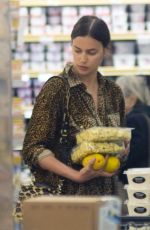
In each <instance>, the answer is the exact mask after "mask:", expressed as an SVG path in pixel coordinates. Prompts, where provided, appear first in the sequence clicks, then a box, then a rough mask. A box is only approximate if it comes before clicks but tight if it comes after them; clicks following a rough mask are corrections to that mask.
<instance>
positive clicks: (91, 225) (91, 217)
mask: <svg viewBox="0 0 150 230" xmlns="http://www.w3.org/2000/svg"><path fill="white" fill-rule="evenodd" d="M120 212H121V201H120V199H118V198H117V197H109V196H104V197H83V196H80V197H78V196H72V197H67V196H52V197H50V196H48V197H47V196H40V197H37V198H30V199H28V200H26V201H25V202H24V203H23V227H24V228H23V230H103V229H107V230H118V229H119V218H118V217H119V216H120V214H121V213H120Z"/></svg>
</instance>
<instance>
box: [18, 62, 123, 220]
mask: <svg viewBox="0 0 150 230" xmlns="http://www.w3.org/2000/svg"><path fill="white" fill-rule="evenodd" d="M97 78H98V83H99V88H98V108H97V111H96V110H95V105H94V102H93V99H92V96H91V95H90V94H89V93H88V92H87V89H86V86H85V85H84V84H83V83H82V82H81V81H80V80H79V79H78V76H77V75H76V74H75V73H74V71H73V66H72V64H70V63H69V64H67V66H66V67H65V69H64V71H63V72H62V73H61V74H60V76H56V77H52V78H50V79H49V80H48V81H47V82H46V83H45V84H44V86H43V88H42V90H41V92H40V93H39V95H38V97H37V99H36V103H35V105H34V109H33V113H32V117H31V120H30V123H29V126H28V130H27V132H26V136H25V140H24V145H23V150H22V155H23V159H24V161H25V163H26V164H27V165H28V166H29V167H30V169H31V172H32V174H33V176H34V181H33V183H32V184H30V185H26V186H25V185H24V186H22V187H21V190H20V193H19V198H18V202H17V204H16V208H15V214H14V215H15V216H16V217H17V218H18V219H20V220H21V219H22V210H21V207H22V202H23V200H25V199H27V198H29V197H33V196H39V195H45V194H46V195H48V194H49V195H50V196H51V195H54V194H55V195H56V194H57V195H59V194H62V195H113V194H116V180H117V178H116V176H113V177H111V178H110V177H99V178H95V179H92V180H90V181H88V182H85V183H80V184H79V183H75V182H73V181H70V180H68V179H66V178H63V177H60V176H58V175H56V174H54V173H51V172H49V171H46V170H43V169H41V168H40V167H39V165H38V160H39V158H40V157H41V156H43V153H46V154H47V153H48V154H54V155H55V157H56V158H57V159H59V160H60V161H62V162H63V163H65V164H67V165H69V166H70V167H73V168H74V169H76V170H80V169H81V166H79V165H77V164H73V163H72V161H71V157H70V155H71V151H72V148H73V147H74V146H75V145H76V139H75V136H76V133H78V132H80V131H81V130H82V129H86V128H90V127H94V126H122V125H123V121H124V114H125V112H124V110H125V109H124V99H123V95H122V92H121V90H120V88H119V86H117V85H116V84H115V83H114V82H113V81H111V80H108V79H105V78H104V77H103V76H102V75H101V74H100V73H97ZM44 156H45V154H44Z"/></svg>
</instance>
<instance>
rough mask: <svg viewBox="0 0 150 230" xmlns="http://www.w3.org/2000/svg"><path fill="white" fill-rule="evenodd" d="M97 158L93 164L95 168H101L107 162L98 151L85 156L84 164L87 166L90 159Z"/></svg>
mask: <svg viewBox="0 0 150 230" xmlns="http://www.w3.org/2000/svg"><path fill="white" fill-rule="evenodd" d="M93 158H95V159H96V160H95V162H94V164H93V169H94V170H98V169H100V168H101V167H103V166H104V164H105V158H104V156H103V155H101V154H98V153H94V154H91V155H88V156H86V157H84V158H83V160H82V165H83V166H84V167H85V166H87V165H88V164H89V162H90V160H91V159H93Z"/></svg>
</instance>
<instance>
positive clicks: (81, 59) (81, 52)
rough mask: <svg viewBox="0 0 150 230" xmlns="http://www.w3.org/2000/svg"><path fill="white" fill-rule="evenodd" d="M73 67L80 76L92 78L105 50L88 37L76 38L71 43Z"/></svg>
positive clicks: (97, 42) (100, 44) (99, 43)
mask: <svg viewBox="0 0 150 230" xmlns="http://www.w3.org/2000/svg"><path fill="white" fill-rule="evenodd" d="M72 52H73V62H74V67H75V69H76V71H77V72H78V74H79V75H80V76H86V77H87V76H93V75H95V74H96V72H97V70H98V67H99V66H100V64H101V63H102V60H103V57H104V54H105V48H104V47H103V45H102V43H101V42H99V41H97V40H96V39H94V38H92V37H90V36H84V37H80V36H79V37H76V38H74V39H73V41H72Z"/></svg>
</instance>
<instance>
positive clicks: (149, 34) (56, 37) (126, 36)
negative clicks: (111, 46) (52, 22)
mask: <svg viewBox="0 0 150 230" xmlns="http://www.w3.org/2000/svg"><path fill="white" fill-rule="evenodd" d="M142 38H144V39H150V31H145V32H132V31H130V32H126V33H112V34H111V40H112V41H117V40H138V39H142ZM70 39H71V38H70V35H68V34H49V35H46V34H45V35H42V36H41V35H33V34H28V35H25V36H24V42H26V43H30V42H50V41H54V42H69V41H70Z"/></svg>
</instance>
